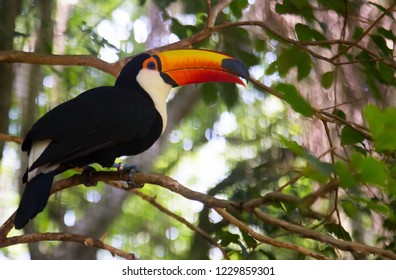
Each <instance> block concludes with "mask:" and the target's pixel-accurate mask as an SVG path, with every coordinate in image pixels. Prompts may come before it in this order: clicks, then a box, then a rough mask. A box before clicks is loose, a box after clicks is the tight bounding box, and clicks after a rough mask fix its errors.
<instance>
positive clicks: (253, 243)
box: [241, 231, 257, 247]
mask: <svg viewBox="0 0 396 280" xmlns="http://www.w3.org/2000/svg"><path fill="white" fill-rule="evenodd" d="M241 233H242V238H243V240H244V241H245V243H246V245H247V246H248V247H254V246H256V245H257V241H256V239H254V238H253V237H251V236H250V235H249V234H247V233H246V232H244V231H241Z"/></svg>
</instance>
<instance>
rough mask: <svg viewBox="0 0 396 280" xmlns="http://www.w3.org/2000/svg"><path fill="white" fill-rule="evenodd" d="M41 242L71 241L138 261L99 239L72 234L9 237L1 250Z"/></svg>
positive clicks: (1, 242) (4, 241) (131, 255)
mask: <svg viewBox="0 0 396 280" xmlns="http://www.w3.org/2000/svg"><path fill="white" fill-rule="evenodd" d="M39 241H70V242H76V243H80V244H83V245H84V246H87V247H97V248H99V249H103V250H106V251H109V252H110V253H111V254H113V255H117V256H120V257H123V258H124V259H127V260H136V257H135V255H134V254H131V253H127V252H125V251H122V250H120V249H117V248H115V247H113V246H110V245H108V244H105V243H104V242H102V241H101V240H99V239H93V238H92V237H89V236H83V235H77V234H70V233H53V232H48V233H31V234H24V235H19V236H13V237H9V238H7V239H4V240H0V248H3V247H6V246H12V245H16V244H23V243H31V242H39Z"/></svg>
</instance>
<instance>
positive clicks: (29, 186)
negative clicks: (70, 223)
mask: <svg viewBox="0 0 396 280" xmlns="http://www.w3.org/2000/svg"><path fill="white" fill-rule="evenodd" d="M239 77H242V78H244V79H246V80H247V79H248V78H249V72H248V69H247V67H246V66H245V65H244V64H243V63H242V62H240V61H239V60H237V59H235V58H233V57H231V56H228V55H225V54H222V53H218V52H214V51H207V50H196V49H182V50H170V51H164V52H160V53H156V54H149V53H143V54H140V55H137V56H135V57H134V58H132V59H131V60H130V61H129V62H128V63H127V64H126V65H125V66H124V67H123V69H122V70H121V72H120V74H119V76H118V78H117V79H116V82H115V84H114V86H103V87H97V88H93V89H90V90H88V91H85V92H83V93H81V94H80V95H78V96H77V97H75V98H73V99H71V100H69V101H67V102H65V103H63V104H60V105H59V106H57V107H55V108H54V109H52V110H50V111H49V112H48V113H46V114H45V115H44V116H43V117H41V118H40V119H39V120H38V121H37V122H36V123H35V124H34V125H33V127H32V128H31V129H30V131H29V132H28V133H27V135H26V137H25V140H24V141H23V143H22V151H24V152H27V154H28V167H27V170H26V173H25V175H24V176H23V183H26V187H25V190H24V192H23V195H22V198H21V201H20V204H19V207H18V210H17V212H16V216H15V220H14V224H15V228H17V229H21V228H23V227H24V226H25V225H26V224H27V223H28V222H29V219H33V218H34V217H35V216H36V215H37V214H38V213H39V212H41V211H43V209H44V207H45V206H46V204H47V201H48V198H49V195H50V191H51V185H52V181H53V179H54V176H55V175H57V174H59V173H61V172H63V171H65V170H67V169H70V168H74V167H83V166H87V165H88V164H91V163H99V164H100V165H102V166H103V167H111V166H112V165H113V164H114V161H115V159H116V158H117V157H120V156H125V155H136V154H139V153H142V152H143V151H145V150H147V149H148V148H149V147H151V146H152V145H153V144H154V142H155V141H156V140H157V139H158V138H159V137H160V136H161V134H162V133H163V132H164V130H165V127H166V123H167V112H166V100H167V97H168V95H169V93H170V91H171V89H172V87H177V86H182V85H187V84H194V83H202V82H215V81H219V82H231V83H238V84H243V81H242V80H241V79H240V78H239Z"/></svg>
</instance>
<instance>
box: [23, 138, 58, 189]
mask: <svg viewBox="0 0 396 280" xmlns="http://www.w3.org/2000/svg"><path fill="white" fill-rule="evenodd" d="M51 141H52V140H51V139H47V140H41V141H36V142H33V143H32V147H31V149H30V152H29V159H28V166H29V167H28V168H29V169H30V167H31V166H32V165H33V164H34V162H35V161H36V160H37V159H38V158H39V157H40V156H41V154H42V153H43V152H44V151H45V149H46V148H47V147H48V145H49V144H50V143H51ZM58 167H59V164H56V165H45V166H40V167H38V168H35V169H33V170H32V171H29V173H28V181H30V180H31V179H33V178H34V177H36V176H37V175H38V174H39V173H47V172H50V171H53V170H55V169H56V168H58Z"/></svg>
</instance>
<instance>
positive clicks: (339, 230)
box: [325, 223, 352, 241]
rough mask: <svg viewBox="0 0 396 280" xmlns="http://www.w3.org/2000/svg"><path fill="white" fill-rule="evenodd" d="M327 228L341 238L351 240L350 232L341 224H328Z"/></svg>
mask: <svg viewBox="0 0 396 280" xmlns="http://www.w3.org/2000/svg"><path fill="white" fill-rule="evenodd" d="M325 228H326V229H327V230H328V231H329V232H330V233H333V234H334V235H335V236H337V237H338V238H339V239H344V240H348V241H351V240H352V239H351V236H350V234H349V233H348V232H347V231H346V230H345V229H344V228H343V227H342V226H341V225H339V224H334V223H330V224H326V225H325Z"/></svg>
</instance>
